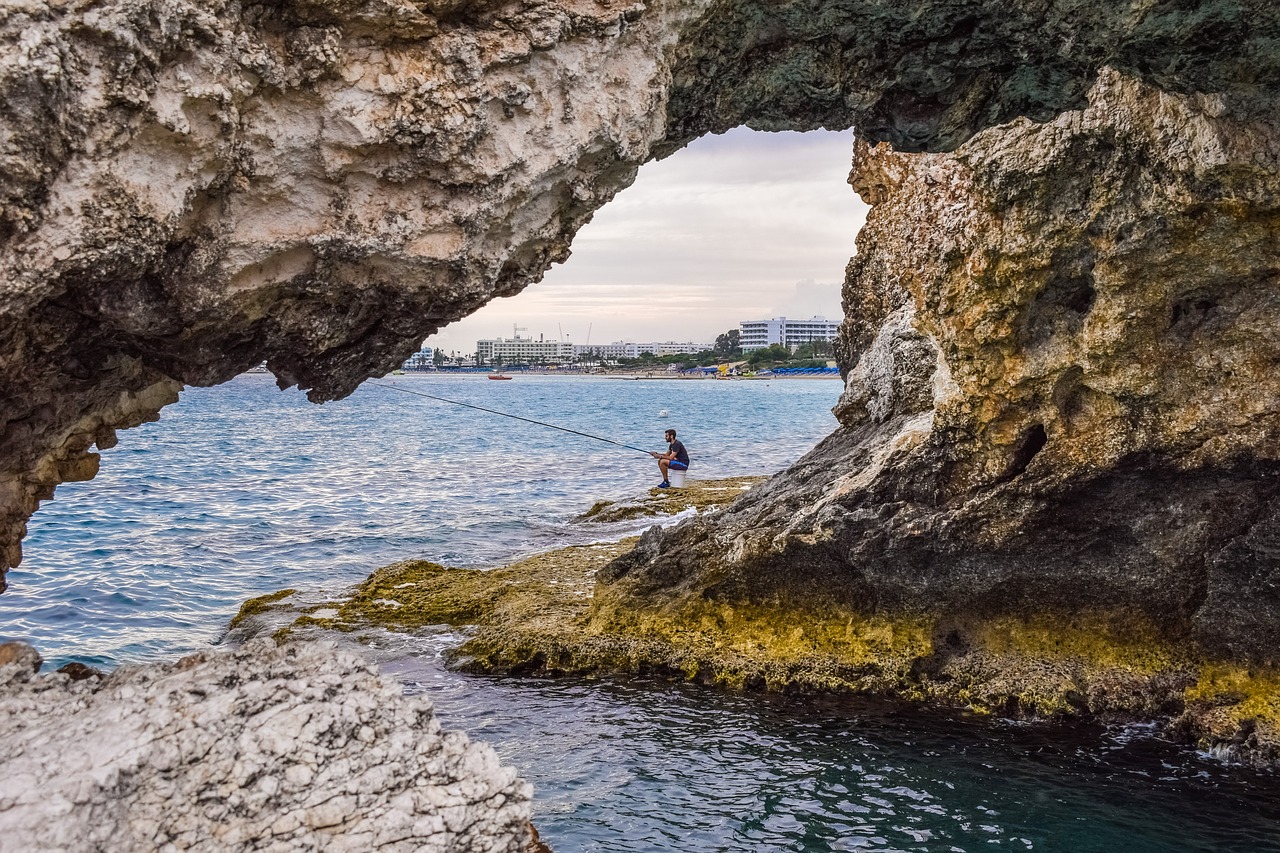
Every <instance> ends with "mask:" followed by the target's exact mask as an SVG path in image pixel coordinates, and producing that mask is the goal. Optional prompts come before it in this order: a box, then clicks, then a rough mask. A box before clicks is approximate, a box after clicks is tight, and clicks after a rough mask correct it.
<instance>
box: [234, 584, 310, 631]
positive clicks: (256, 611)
mask: <svg viewBox="0 0 1280 853" xmlns="http://www.w3.org/2000/svg"><path fill="white" fill-rule="evenodd" d="M295 592H297V590H296V589H281V590H277V591H276V592H271V593H267V594H266V595H260V596H258V597H257V598H251V599H249V600H248V601H246V602H245V603H244V604H241V605H240V610H239V611H238V612H237V613H236V615H235V616H233V617H231V621H230V622H228V623H227V628H228V630H233V629H235V628H239V627H240V626H241V625H243V624H244V622H245V620H247V619H249V618H250V617H251V616H258V615H260V614H262V613H266V612H267V611H268V610H270V609H271V605H272V604H275V603H276V602H278V601H280V600H281V599H283V598H288V597H289V596H291V595H293V594H294V593H295Z"/></svg>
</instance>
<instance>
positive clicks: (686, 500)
mask: <svg viewBox="0 0 1280 853" xmlns="http://www.w3.org/2000/svg"><path fill="white" fill-rule="evenodd" d="M766 479H768V478H767V477H727V478H725V479H722V480H686V485H685V486H684V487H683V488H679V489H676V488H670V489H659V488H653V489H650V490H649V493H648V494H647V495H645V496H644V497H643V498H642V499H640V500H637V501H629V502H622V503H619V502H616V501H597V502H596V503H595V504H594V505H593V506H592V507H591V509H589V510H587V511H586V512H584V513H583V514H582V515H580V516H578V518H577V520H578V521H597V522H608V521H627V520H629V519H633V518H640V517H642V516H660V515H679V514H680V513H682V512H685V511H686V510H689V509H694V510H697V511H698V512H705V511H707V510H709V509H714V508H715V507H718V506H723V505H725V504H728V503H730V502H732V501H733V500H734V499H735V498H737V497H738V496H739V495H741V494H742V493H743V492H744V491H746V490H747V489H749V488H751V487H752V486H754V485H756V484H757V483H763V482H764V481H765V480H766Z"/></svg>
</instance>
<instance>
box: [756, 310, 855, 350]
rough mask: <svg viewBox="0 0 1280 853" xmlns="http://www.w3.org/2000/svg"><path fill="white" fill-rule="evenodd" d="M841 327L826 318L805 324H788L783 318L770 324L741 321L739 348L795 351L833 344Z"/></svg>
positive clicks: (771, 321) (812, 319)
mask: <svg viewBox="0 0 1280 853" xmlns="http://www.w3.org/2000/svg"><path fill="white" fill-rule="evenodd" d="M839 328H840V324H839V323H837V322H835V321H832V320H828V319H827V318H826V317H813V318H811V319H808V320H788V319H787V318H786V317H774V318H773V319H772V320H743V321H742V322H741V323H739V324H738V345H739V346H740V347H742V351H743V352H750V351H751V350H756V349H764V348H765V347H767V346H772V345H773V344H782V345H783V346H785V347H787V348H788V349H792V350H794V349H795V348H796V347H798V346H800V345H801V344H807V343H810V342H812V341H831V340H835V337H836V331H837V330H838V329H839Z"/></svg>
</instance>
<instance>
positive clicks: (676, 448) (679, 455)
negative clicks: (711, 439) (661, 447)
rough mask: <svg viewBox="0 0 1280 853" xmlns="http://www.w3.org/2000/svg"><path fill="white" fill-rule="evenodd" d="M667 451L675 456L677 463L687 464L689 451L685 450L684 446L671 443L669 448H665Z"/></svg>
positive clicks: (678, 443)
mask: <svg viewBox="0 0 1280 853" xmlns="http://www.w3.org/2000/svg"><path fill="white" fill-rule="evenodd" d="M667 451H668V452H670V453H674V454H675V455H676V461H677V462H683V463H684V464H685V465H688V464H689V451H687V450H685V449H684V445H683V444H681V443H680V442H678V441H673V442H671V446H670V447H668V448H667Z"/></svg>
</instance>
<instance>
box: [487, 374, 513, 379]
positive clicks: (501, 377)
mask: <svg viewBox="0 0 1280 853" xmlns="http://www.w3.org/2000/svg"><path fill="white" fill-rule="evenodd" d="M489 378H490V379H510V378H511V377H510V376H503V375H502V374H501V373H490V374H489Z"/></svg>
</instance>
